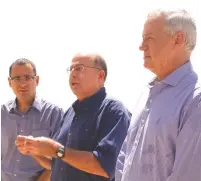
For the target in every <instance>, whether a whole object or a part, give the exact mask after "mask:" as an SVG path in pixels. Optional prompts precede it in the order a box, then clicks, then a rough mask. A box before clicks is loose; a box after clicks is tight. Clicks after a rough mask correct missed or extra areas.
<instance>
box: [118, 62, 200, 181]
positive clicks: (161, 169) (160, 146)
mask: <svg viewBox="0 0 201 181" xmlns="http://www.w3.org/2000/svg"><path fill="white" fill-rule="evenodd" d="M116 181H201V88H200V85H199V84H198V77H197V75H196V73H195V72H194V71H193V68H192V66H191V63H190V61H189V62H187V63H186V64H184V65H183V66H181V67H180V68H178V69H177V70H175V71H174V72H172V73H171V74H170V75H169V76H167V77H166V78H165V79H164V80H163V81H153V82H152V83H151V84H149V86H148V87H147V88H146V90H145V92H144V93H143V95H142V97H141V99H140V100H139V102H138V104H137V106H136V108H135V110H134V112H133V113H132V121H131V124H130V127H129V130H128V135H127V138H126V140H125V142H124V144H123V146H122V149H121V152H120V154H119V157H118V162H117V165H116Z"/></svg>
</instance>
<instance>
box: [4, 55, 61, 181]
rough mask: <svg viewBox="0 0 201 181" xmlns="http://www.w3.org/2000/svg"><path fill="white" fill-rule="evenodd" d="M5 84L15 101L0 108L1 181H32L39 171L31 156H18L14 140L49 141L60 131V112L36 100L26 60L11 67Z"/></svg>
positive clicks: (31, 65) (36, 80) (34, 77)
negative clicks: (21, 137) (39, 138)
mask: <svg viewBox="0 0 201 181" xmlns="http://www.w3.org/2000/svg"><path fill="white" fill-rule="evenodd" d="M8 82H9V85H10V87H11V88H12V90H13V92H14V94H15V95H16V99H15V100H12V101H9V102H8V103H6V104H4V105H2V106H1V175H2V181H35V180H36V179H37V178H38V176H39V175H40V174H41V173H42V171H43V168H42V167H41V166H40V165H39V164H38V163H37V162H36V160H35V159H33V158H32V157H31V156H28V155H22V154H21V153H20V152H19V151H18V149H17V148H16V146H15V140H16V138H17V136H18V135H26V136H28V135H33V136H46V137H53V136H54V134H55V133H56V132H57V131H58V130H59V129H60V126H61V118H62V116H63V111H62V110H61V109H60V108H59V107H57V106H55V105H53V104H51V103H48V102H47V101H45V100H42V99H40V98H38V97H36V86H37V85H38V83H39V76H38V75H37V71H36V66H35V65H34V63H33V62H31V61H30V60H28V59H25V58H21V59H18V60H16V61H15V62H14V63H12V65H11V66H10V69H9V78H8ZM41 177H42V175H41Z"/></svg>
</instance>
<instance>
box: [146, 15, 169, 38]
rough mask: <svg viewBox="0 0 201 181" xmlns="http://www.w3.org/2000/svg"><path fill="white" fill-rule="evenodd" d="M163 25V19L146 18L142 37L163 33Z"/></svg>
mask: <svg viewBox="0 0 201 181" xmlns="http://www.w3.org/2000/svg"><path fill="white" fill-rule="evenodd" d="M164 24H165V19H164V17H148V18H147V20H146V22H145V24H144V30H143V36H146V35H150V34H151V35H158V34H161V33H163V32H164V31H163V30H164Z"/></svg>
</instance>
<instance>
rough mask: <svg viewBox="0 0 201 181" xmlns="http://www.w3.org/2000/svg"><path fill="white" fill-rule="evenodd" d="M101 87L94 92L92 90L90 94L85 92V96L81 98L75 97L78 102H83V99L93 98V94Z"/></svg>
mask: <svg viewBox="0 0 201 181" xmlns="http://www.w3.org/2000/svg"><path fill="white" fill-rule="evenodd" d="M101 88H102V87H100V88H98V89H96V90H93V91H90V92H87V93H86V94H85V95H83V96H77V99H78V100H79V101H83V100H84V99H86V98H88V97H91V96H93V95H94V94H95V93H97V92H98V91H99V90H100V89H101Z"/></svg>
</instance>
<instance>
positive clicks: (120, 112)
mask: <svg viewBox="0 0 201 181" xmlns="http://www.w3.org/2000/svg"><path fill="white" fill-rule="evenodd" d="M105 111H106V113H105V114H104V116H103V117H102V120H101V122H100V129H99V132H98V140H99V143H98V145H97V147H96V149H95V150H94V151H93V154H94V156H95V157H96V158H97V160H98V161H99V162H100V165H101V166H102V168H103V169H104V170H105V172H106V173H107V175H108V176H109V177H110V179H112V178H113V177H114V173H115V166H116V161H117V157H118V154H119V151H120V149H121V146H122V144H123V142H124V139H125V137H126V134H127V130H128V127H129V124H130V119H131V114H130V113H129V111H128V110H127V109H126V108H125V107H124V106H123V105H122V104H121V103H120V102H113V103H111V105H110V106H108V109H107V110H105Z"/></svg>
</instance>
